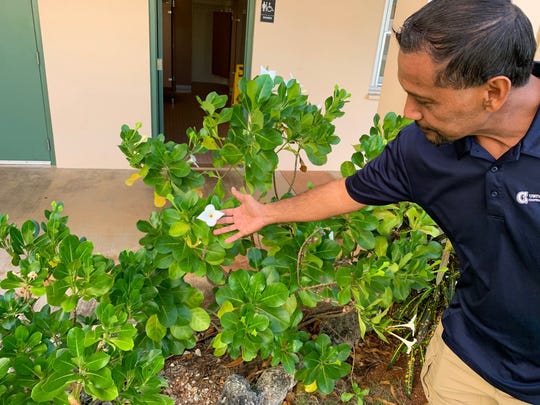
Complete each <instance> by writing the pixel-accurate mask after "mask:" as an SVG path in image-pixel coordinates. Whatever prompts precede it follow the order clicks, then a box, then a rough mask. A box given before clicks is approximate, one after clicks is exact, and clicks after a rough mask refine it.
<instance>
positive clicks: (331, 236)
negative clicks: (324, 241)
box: [328, 231, 334, 240]
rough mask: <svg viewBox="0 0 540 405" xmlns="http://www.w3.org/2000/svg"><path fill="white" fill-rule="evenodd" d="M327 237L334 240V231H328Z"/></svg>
mask: <svg viewBox="0 0 540 405" xmlns="http://www.w3.org/2000/svg"><path fill="white" fill-rule="evenodd" d="M328 239H330V240H334V231H330V233H329V234H328Z"/></svg>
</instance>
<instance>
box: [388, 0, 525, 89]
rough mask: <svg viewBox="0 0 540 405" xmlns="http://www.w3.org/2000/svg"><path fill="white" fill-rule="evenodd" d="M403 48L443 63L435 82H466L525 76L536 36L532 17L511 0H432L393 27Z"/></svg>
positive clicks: (516, 82)
mask: <svg viewBox="0 0 540 405" xmlns="http://www.w3.org/2000/svg"><path fill="white" fill-rule="evenodd" d="M394 33H395V36H396V38H397V41H398V43H399V46H400V49H401V51H402V52H404V53H410V52H421V51H424V52H427V53H428V54H429V55H430V57H431V58H432V59H433V61H434V62H435V63H438V64H439V63H440V64H442V69H441V70H440V71H439V72H438V73H437V76H436V78H435V82H436V83H437V85H439V86H442V87H453V88H467V87H475V86H480V85H482V84H484V83H485V82H486V81H488V80H489V79H490V78H492V77H495V76H506V77H508V78H509V79H510V81H511V82H512V85H513V86H516V87H519V86H523V85H525V84H526V83H527V81H528V80H529V77H530V74H531V70H532V65H533V60H534V54H535V52H536V41H535V38H534V32H533V29H532V26H531V22H530V21H529V19H528V18H527V16H525V14H524V13H523V12H522V11H521V10H520V9H519V7H517V6H516V5H514V4H512V2H511V1H510V0H433V1H431V2H429V3H427V4H426V5H425V6H424V7H423V8H421V9H420V10H419V11H417V12H416V13H414V14H413V15H411V16H410V17H409V18H407V20H406V21H405V23H404V24H403V27H402V28H401V30H400V31H394Z"/></svg>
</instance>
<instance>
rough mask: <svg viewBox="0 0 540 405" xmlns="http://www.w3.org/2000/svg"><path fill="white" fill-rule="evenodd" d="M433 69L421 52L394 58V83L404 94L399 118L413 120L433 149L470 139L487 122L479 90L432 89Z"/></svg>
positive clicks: (483, 91)
mask: <svg viewBox="0 0 540 405" xmlns="http://www.w3.org/2000/svg"><path fill="white" fill-rule="evenodd" d="M437 67H438V65H436V64H435V63H434V62H433V60H432V59H431V57H430V56H429V55H428V54H427V53H424V52H420V53H403V52H399V56H398V79H399V82H400V83H401V86H402V87H403V89H404V90H405V91H406V92H407V101H406V103H405V107H404V111H403V114H404V115H405V117H407V118H409V119H412V120H415V121H416V124H417V125H418V126H419V127H420V129H422V131H423V132H424V134H425V136H426V138H427V139H428V141H429V142H431V143H433V144H435V145H442V144H445V143H449V142H453V141H456V140H458V139H460V138H463V137H465V136H468V135H474V134H476V133H477V131H479V130H480V129H482V127H483V126H484V124H485V121H486V120H487V114H486V112H485V110H484V108H483V102H484V95H485V89H484V87H483V86H479V87H473V88H468V89H458V90H456V89H452V88H449V87H439V86H436V85H435V75H436V71H437V70H436V69H437Z"/></svg>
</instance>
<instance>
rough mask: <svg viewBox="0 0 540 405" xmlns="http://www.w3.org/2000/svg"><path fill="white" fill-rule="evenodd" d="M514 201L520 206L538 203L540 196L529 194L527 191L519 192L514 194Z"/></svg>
mask: <svg viewBox="0 0 540 405" xmlns="http://www.w3.org/2000/svg"><path fill="white" fill-rule="evenodd" d="M516 201H517V202H518V203H520V204H528V203H532V202H536V203H540V194H531V193H529V192H528V191H520V192H518V193H517V194H516Z"/></svg>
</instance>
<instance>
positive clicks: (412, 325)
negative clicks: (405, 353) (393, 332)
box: [392, 314, 416, 336]
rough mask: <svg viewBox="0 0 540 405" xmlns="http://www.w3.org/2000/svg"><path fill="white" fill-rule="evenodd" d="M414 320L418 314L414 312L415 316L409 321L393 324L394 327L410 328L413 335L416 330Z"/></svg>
mask: <svg viewBox="0 0 540 405" xmlns="http://www.w3.org/2000/svg"><path fill="white" fill-rule="evenodd" d="M414 321H416V314H414V316H413V317H412V318H411V320H410V321H409V322H407V323H404V324H401V325H395V326H392V328H409V329H410V330H411V331H412V335H413V336H414V334H415V332H416V328H415V326H414Z"/></svg>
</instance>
